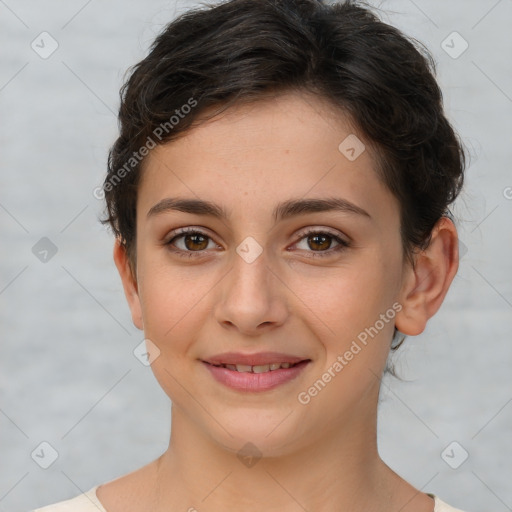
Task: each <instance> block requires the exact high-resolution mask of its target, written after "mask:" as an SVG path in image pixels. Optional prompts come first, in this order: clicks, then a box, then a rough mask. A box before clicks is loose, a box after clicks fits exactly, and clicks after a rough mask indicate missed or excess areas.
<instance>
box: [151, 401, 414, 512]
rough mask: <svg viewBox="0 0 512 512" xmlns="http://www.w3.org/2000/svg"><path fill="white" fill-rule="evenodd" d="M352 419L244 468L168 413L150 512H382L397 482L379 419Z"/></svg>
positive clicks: (182, 417)
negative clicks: (381, 444) (385, 456)
mask: <svg viewBox="0 0 512 512" xmlns="http://www.w3.org/2000/svg"><path fill="white" fill-rule="evenodd" d="M371 410H372V409H371V408H369V411H371ZM373 410H375V411H376V407H375V408H374V409H373ZM369 415H370V417H368V416H369ZM352 417H355V418H359V421H358V422H357V423H358V424H355V423H356V421H355V420H354V421H352V422H349V424H344V425H339V424H337V425H334V426H333V428H332V429H331V430H327V431H326V429H325V426H324V428H323V429H322V433H321V436H319V438H317V439H314V435H313V436H311V437H312V438H313V439H314V441H310V442H308V443H305V442H304V443H303V444H302V445H301V446H296V447H293V448H290V449H289V451H288V453H287V454H285V455H283V456H279V457H262V458H260V459H258V458H257V457H256V458H254V459H252V460H251V459H245V460H244V461H241V460H240V457H239V454H237V453H236V452H234V451H232V450H229V449H226V448H224V447H222V446H221V445H220V444H219V443H217V442H215V441H214V440H213V439H212V438H211V437H209V436H208V435H207V434H205V432H204V431H202V430H200V429H199V428H198V427H197V425H195V424H194V423H193V422H191V421H190V420H189V418H187V417H186V415H185V414H184V413H183V411H182V410H180V409H179V408H177V407H175V406H173V411H172V425H171V432H172V434H171V440H170V443H169V448H168V450H167V451H166V452H165V453H164V454H163V455H162V456H161V457H160V458H159V459H158V462H157V478H156V482H157V489H156V493H155V494H156V495H157V496H158V498H157V503H158V506H157V507H155V510H160V509H161V510H164V509H166V510H191V511H193V510H194V509H196V510H201V511H203V510H239V509H240V508H242V509H243V510H245V511H247V512H253V511H261V510H268V511H273V510H276V511H277V510H279V511H280V512H288V511H290V512H291V511H297V510H300V509H301V508H302V509H304V510H344V509H347V510H350V509H352V510H354V509H360V510H367V511H370V510H383V506H382V504H383V502H384V503H387V502H389V497H390V494H391V492H393V493H394V495H396V492H395V491H396V489H397V486H399V481H401V479H399V477H397V476H396V475H395V474H394V473H393V472H392V471H391V470H390V469H389V468H388V467H387V466H386V465H385V464H384V463H383V462H382V460H381V459H380V457H379V455H378V451H377V441H376V412H375V413H371V412H369V413H368V414H367V415H366V416H365V417H361V415H357V414H356V415H353V416H352ZM401 482H403V481H401ZM407 485H408V484H407ZM409 487H410V486H409ZM411 489H412V488H411ZM403 504H404V503H402V505H403Z"/></svg>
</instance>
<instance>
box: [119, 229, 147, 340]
mask: <svg viewBox="0 0 512 512" xmlns="http://www.w3.org/2000/svg"><path fill="white" fill-rule="evenodd" d="M114 262H115V264H116V267H117V270H118V272H119V275H120V277H121V281H122V283H123V289H124V294H125V297H126V300H127V301H128V306H129V308H130V312H131V314H132V321H133V324H134V325H135V327H137V329H140V330H143V329H144V325H143V322H142V308H141V304H140V297H139V290H138V283H137V278H136V277H135V276H134V274H133V272H132V269H131V266H130V261H129V258H128V255H127V254H126V249H125V247H124V245H123V244H122V243H121V241H120V240H119V238H116V240H115V242H114Z"/></svg>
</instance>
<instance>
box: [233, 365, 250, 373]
mask: <svg viewBox="0 0 512 512" xmlns="http://www.w3.org/2000/svg"><path fill="white" fill-rule="evenodd" d="M251 368H252V366H247V365H245V364H237V365H236V371H237V372H250V371H251Z"/></svg>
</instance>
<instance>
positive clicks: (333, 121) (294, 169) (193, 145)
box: [138, 93, 392, 216]
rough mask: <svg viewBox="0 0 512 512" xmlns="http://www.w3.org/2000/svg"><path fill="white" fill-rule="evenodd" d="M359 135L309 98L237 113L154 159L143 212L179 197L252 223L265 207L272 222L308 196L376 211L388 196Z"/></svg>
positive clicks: (143, 187) (146, 176) (207, 124)
mask: <svg viewBox="0 0 512 512" xmlns="http://www.w3.org/2000/svg"><path fill="white" fill-rule="evenodd" d="M355 132H356V130H355V129H354V127H353V124H352V123H351V122H350V119H349V118H348V117H347V116H346V115H344V114H343V113H342V112H341V111H340V110H339V109H335V108H334V107H333V106H332V105H331V104H330V103H329V102H327V101H325V100H321V99H319V98H318V97H314V96H312V95H309V94H301V93H290V94H284V95H279V96H275V97H271V98H266V99H264V100H259V101H257V102H253V103H250V104H242V105H238V106H235V107H231V108H230V109H228V110H226V111H225V112H224V113H222V114H221V115H219V116H217V117H215V118H213V119H210V120H207V121H204V122H199V123H198V124H197V125H196V126H195V127H194V128H192V129H190V130H189V131H188V132H186V133H185V134H184V135H182V136H181V137H180V138H178V139H177V140H175V141H172V142H170V143H167V144H164V145H161V146H157V147H156V148H155V149H153V150H152V151H151V152H150V154H149V155H148V157H146V161H145V165H144V170H143V174H142V179H141V182H140V186H139V194H138V211H140V212H141V213H142V214H143V215H146V214H147V212H148V211H149V209H150V208H151V207H152V206H153V205H154V204H155V203H156V202H158V201H159V200H161V199H163V198H165V197H178V196H181V197H187V198H190V197H196V198H198V199H199V198H201V199H204V200H211V201H214V202H216V203H221V204H226V203H227V204H228V206H227V208H226V209H227V210H230V209H231V208H234V209H236V210H237V213H238V214H246V215H248V216H250V215H251V214H254V213H256V211H255V209H259V207H261V208H262V209H263V208H265V209H266V211H267V214H268V215H269V216H270V215H271V213H272V211H274V208H273V206H274V205H275V204H277V203H278V202H282V201H283V199H289V198H292V197H293V198H297V197H304V196H308V197H325V196H333V195H339V194H342V195H343V196H344V197H345V198H346V199H347V200H349V201H351V202H353V203H355V204H358V203H359V204H360V205H361V203H364V204H366V205H367V206H368V207H371V204H370V203H371V202H372V201H371V200H370V198H371V197H372V196H373V199H375V195H376V194H377V195H378V194H381V195H382V194H389V191H388V190H387V188H386V187H384V185H383V184H382V183H381V181H380V179H379V177H378V175H377V173H376V172H375V169H376V165H377V160H376V157H375V156H374V153H373V152H372V150H371V148H370V147H369V145H368V144H365V142H364V138H363V137H362V135H361V134H359V133H355ZM347 150H348V152H347ZM365 196H368V197H367V198H366V199H365ZM381 199H382V198H381ZM388 199H392V198H391V197H390V196H389V197H388ZM361 207H362V208H365V207H364V206H362V205H361ZM365 209H366V208H365Z"/></svg>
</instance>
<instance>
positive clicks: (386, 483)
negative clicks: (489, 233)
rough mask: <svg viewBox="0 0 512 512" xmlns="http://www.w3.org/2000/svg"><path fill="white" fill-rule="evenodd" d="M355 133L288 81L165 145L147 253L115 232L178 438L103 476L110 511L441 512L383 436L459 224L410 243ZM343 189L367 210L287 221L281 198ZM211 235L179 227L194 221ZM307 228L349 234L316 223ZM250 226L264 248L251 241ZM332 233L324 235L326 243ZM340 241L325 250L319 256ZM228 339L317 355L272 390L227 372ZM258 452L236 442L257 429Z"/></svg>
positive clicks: (143, 218)
mask: <svg viewBox="0 0 512 512" xmlns="http://www.w3.org/2000/svg"><path fill="white" fill-rule="evenodd" d="M353 133H355V134H356V135H357V136H358V137H359V138H360V140H362V141H363V142H364V137H363V136H362V135H360V134H358V132H357V130H355V129H354V128H353V127H352V126H351V125H350V123H349V122H348V119H347V118H346V117H345V116H343V115H340V113H339V112H336V114H335V113H334V111H333V108H332V106H331V105H328V104H326V103H325V102H323V101H322V100H320V99H319V98H318V97H312V96H310V95H307V94H306V93H299V92H293V93H287V94H284V95H279V96H274V97H269V98H265V99H264V100H261V101H258V102H256V103H254V104H246V105H239V106H237V107H233V108H230V109H229V110H227V111H226V112H225V113H223V114H222V115H220V116H218V117H216V118H215V119H213V120H211V121H208V122H203V123H200V124H199V125H198V126H197V127H195V128H193V129H191V130H189V131H188V132H187V133H186V134H185V135H184V136H183V137H181V138H180V139H178V140H176V141H173V142H171V143H168V144H166V145H164V146H159V147H157V148H155V149H154V150H152V151H151V153H150V155H149V156H148V157H147V160H146V162H145V168H144V173H143V178H142V181H141V184H140V188H139V192H138V200H137V245H136V256H137V257H136V268H135V273H133V272H132V271H131V268H130V261H129V259H128V258H127V255H126V252H125V250H124V248H123V246H122V245H121V244H120V243H119V241H116V243H115V246H114V260H115V263H116V266H117V268H118V270H119V273H120V276H121V279H122V283H123V287H124V291H125V294H126V298H127V301H128V304H129V307H130V310H131V314H132V318H133V322H134V324H135V325H136V326H137V327H138V328H139V329H143V330H144V335H145V337H146V338H147V339H150V340H151V342H152V343H154V345H155V346H157V347H158V349H159V351H160V354H159V356H158V357H157V358H156V359H155V360H154V362H153V363H152V365H151V367H152V370H153V372H154V374H155V377H156V378H157V380H158V382H159V384H160V385H161V386H162V388H163V390H164V391H165V392H166V393H167V395H168V396H169V397H170V399H171V400H172V403H173V408H172V424H171V430H172V435H171V437H170V443H169V447H168V449H167V450H166V451H165V452H164V453H163V454H162V455H161V456H160V457H159V458H158V459H157V460H155V461H153V462H151V463H149V464H148V465H147V466H144V467H143V468H141V469H139V470H137V471H135V472H133V473H130V474H128V475H125V476H123V477H120V478H118V479H117V480H114V481H112V482H109V483H106V484H104V485H102V486H100V487H99V489H98V491H97V495H98V498H99V499H100V501H101V502H102V503H103V505H104V506H105V508H106V510H107V511H108V512H118V511H119V512H121V511H123V512H130V511H142V510H153V511H155V512H159V511H164V510H166V511H169V510H176V511H178V510H183V511H185V510H193V509H191V507H194V508H195V509H196V510H198V511H201V512H202V511H218V510H240V509H243V510H245V511H248V512H253V511H261V510H266V511H273V510H275V511H284V512H292V511H299V510H304V509H305V510H308V511H332V510H365V511H368V512H371V511H379V512H383V511H384V512H385V511H388V510H389V511H395V512H396V511H398V510H400V511H402V512H413V511H414V512H418V511H419V512H432V511H433V507H434V503H433V500H432V499H431V498H430V497H429V496H427V495H426V494H423V493H421V492H419V491H417V490H416V489H414V488H413V487H412V486H411V485H409V484H408V483H407V482H405V481H404V480H403V479H402V478H400V477H399V476H398V475H396V474H395V473H393V472H392V471H391V469H390V468H388V467H387V466H386V465H385V463H384V462H383V461H382V460H381V459H380V457H379V454H378V451H377V441H376V430H377V426H376V425H377V403H378V396H379V387H380V377H381V375H382V373H383V370H384V368H385V364H386V360H387V357H388V353H389V347H390V341H391V338H392V335H393V328H394V325H396V327H397V328H398V329H399V330H400V331H401V332H402V333H404V334H406V335H417V334H419V333H421V332H422V331H423V330H424V328H425V325H426V322H427V320H428V319H429V318H430V317H432V315H434V314H435V312H436V311H437V310H438V308H439V306H440V305H441V303H442V301H443V299H444V297H445V295H446V293H447V290H448V288H449V286H450V284H451V282H452V279H453V277H454V275H455V273H456V271H457V266H458V251H457V233H456V229H455V227H454V225H453V223H452V222H451V221H450V220H448V219H445V218H443V219H441V220H440V221H439V222H438V224H437V225H436V227H435V228H434V230H433V235H432V241H431V243H430V245H429V247H428V248H427V249H426V250H425V251H422V252H419V253H417V254H416V255H415V265H414V268H413V267H412V266H411V265H410V264H409V262H408V261H407V259H406V258H405V257H404V251H403V246H402V243H401V238H400V214H399V204H398V202H397V200H396V199H395V197H394V196H393V195H392V194H391V192H390V191H389V190H388V189H387V187H386V186H385V185H384V184H383V183H382V181H381V180H380V179H379V177H378V175H377V173H376V172H375V170H374V169H375V161H376V160H375V158H376V157H375V155H373V154H372V152H371V150H370V145H369V144H366V150H365V151H364V152H363V153H362V154H361V155H360V156H359V157H358V158H357V159H356V160H354V161H349V160H348V159H347V158H346V157H345V156H344V155H343V154H342V153H341V152H340V151H339V150H338V146H339V144H340V143H341V142H342V141H343V140H344V139H345V138H346V137H347V136H348V135H349V134H353ZM166 197H180V198H195V199H202V200H208V201H212V202H214V203H217V204H219V205H221V206H222V207H224V208H225V209H226V210H227V211H228V212H229V213H230V217H229V218H228V219H226V220H220V219H216V218H213V217H209V216H205V215H198V214H191V213H185V212H178V211H169V212H165V213H161V214H159V215H155V216H152V217H149V218H148V217H147V213H148V211H149V210H150V209H151V208H152V207H153V206H154V205H155V204H156V203H158V202H159V201H160V200H162V199H164V198H166ZM327 197H340V198H344V199H345V200H347V201H350V202H351V203H353V204H355V205H357V206H358V207H360V208H362V209H364V210H365V211H366V212H367V213H368V214H369V216H370V217H367V216H365V215H361V214H356V213H352V212H339V211H330V212H314V213H307V214H303V215H299V216H294V217H291V218H287V219H284V220H280V221H278V222H277V223H276V222H275V221H274V219H273V218H272V215H271V212H272V210H273V208H274V207H275V205H277V204H278V203H280V202H282V201H286V200H290V199H299V198H327ZM189 226H192V227H194V228H197V229H199V230H201V231H202V232H203V233H204V235H205V236H206V237H208V238H206V239H202V240H200V241H199V242H194V241H193V240H191V239H190V236H189V237H188V238H187V237H186V236H185V237H181V238H179V239H175V240H174V242H173V244H174V246H173V247H174V249H176V250H179V249H181V250H182V252H186V251H188V252H189V253H192V252H193V253H194V254H195V255H196V257H191V258H188V257H184V258H180V257H179V256H177V254H176V253H173V252H172V251H171V250H170V248H171V246H170V245H166V242H169V241H170V240H171V239H172V238H173V236H176V235H174V234H173V233H174V232H175V231H176V230H177V229H178V228H182V227H189ZM306 228H314V229H315V230H316V231H319V232H320V233H326V231H327V233H330V234H335V235H338V236H340V237H342V238H343V239H344V240H349V241H350V245H349V247H346V248H344V249H343V250H341V251H339V252H336V251H334V249H335V248H336V247H338V243H337V242H336V241H335V240H334V239H333V238H328V239H327V241H326V243H325V244H323V245H322V243H318V241H317V243H316V244H315V240H314V239H312V238H311V236H310V237H309V238H308V237H307V236H304V235H303V234H302V233H303V232H304V231H305V229H306ZM248 236H250V237H253V238H254V239H255V240H256V241H257V242H258V244H259V245H260V246H261V248H262V253H261V254H260V255H259V256H258V257H257V258H256V259H255V261H253V262H252V263H248V262H247V261H245V260H244V259H243V258H242V257H241V256H239V255H238V254H237V252H236V248H237V247H238V246H239V245H240V244H241V242H242V241H243V240H244V239H245V238H246V237H248ZM322 249H323V251H322ZM322 253H324V254H328V255H327V256H324V257H316V258H315V257H314V256H313V255H314V254H322ZM394 303H398V304H400V305H401V311H400V312H398V313H397V315H396V316H395V318H394V319H393V321H390V322H388V323H386V324H385V325H384V327H383V328H382V329H381V330H380V331H379V333H378V335H376V336H375V337H374V338H373V339H371V340H370V341H369V343H368V344H367V345H366V346H365V347H364V348H363V349H362V350H361V351H360V352H359V353H358V354H357V355H356V356H354V358H353V359H352V360H351V361H349V362H348V364H347V365H346V366H344V368H343V370H342V371H341V372H339V373H337V374H336V376H335V377H334V378H332V380H331V381H330V382H329V383H328V384H327V385H326V386H325V387H324V388H323V389H322V391H321V392H320V393H318V394H317V396H315V397H313V398H311V400H310V402H309V403H308V404H305V405H304V404H301V403H300V402H299V401H298V399H297V395H298V393H299V392H301V391H305V390H307V389H308V388H309V387H310V386H311V385H312V383H314V382H315V381H316V380H317V379H319V378H321V376H322V374H323V373H324V372H326V371H327V370H328V368H329V367H332V365H333V363H334V362H335V361H336V360H337V357H338V356H339V355H340V354H341V355H342V354H344V353H345V352H346V351H347V350H348V349H349V347H350V345H351V343H352V341H353V340H355V339H356V338H357V335H358V334H359V333H361V332H362V331H364V329H365V328H368V327H370V326H373V325H375V323H376V321H377V320H378V319H379V315H381V314H383V313H385V312H386V310H388V309H389V308H391V307H392V305H393V304H394ZM227 351H235V352H245V353H255V352H260V351H278V352H284V353H288V354H294V355H297V356H300V357H301V358H309V359H311V362H310V363H309V365H308V366H307V367H306V369H305V370H304V371H303V372H302V373H301V375H300V376H299V377H297V378H296V379H294V380H292V381H290V382H287V383H286V384H284V385H282V386H280V387H278V388H276V389H273V390H269V391H265V392H260V393H246V392H241V391H234V390H231V389H228V388H226V387H225V386H223V385H222V384H220V383H218V382H216V381H215V380H214V379H213V378H212V377H211V375H210V372H208V371H207V370H206V369H205V367H204V365H203V363H201V362H200V359H205V358H207V357H209V356H212V355H215V354H219V353H222V352H227ZM247 442H251V443H252V444H254V445H255V446H256V447H257V448H258V450H259V452H260V453H261V459H259V460H258V462H257V463H256V464H255V465H253V466H252V467H246V466H245V465H244V464H242V463H241V462H240V460H239V458H238V457H237V453H238V452H239V450H240V449H241V448H242V447H243V446H244V445H245V444H246V443H247Z"/></svg>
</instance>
